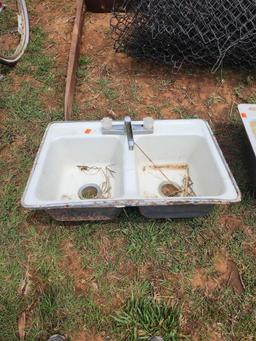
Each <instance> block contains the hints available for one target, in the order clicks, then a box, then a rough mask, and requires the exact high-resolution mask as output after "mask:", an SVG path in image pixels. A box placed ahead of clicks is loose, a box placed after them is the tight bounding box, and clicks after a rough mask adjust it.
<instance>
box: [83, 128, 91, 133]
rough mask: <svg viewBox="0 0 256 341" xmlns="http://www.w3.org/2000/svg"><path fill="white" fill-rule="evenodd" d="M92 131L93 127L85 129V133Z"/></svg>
mask: <svg viewBox="0 0 256 341" xmlns="http://www.w3.org/2000/svg"><path fill="white" fill-rule="evenodd" d="M91 132H92V129H89V128H87V129H85V131H84V133H85V134H91Z"/></svg>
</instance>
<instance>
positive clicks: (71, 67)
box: [64, 0, 85, 120]
mask: <svg viewBox="0 0 256 341" xmlns="http://www.w3.org/2000/svg"><path fill="white" fill-rule="evenodd" d="M84 8H85V6H84V0H77V1H76V18H75V22H74V28H73V33H72V40H71V47H70V52H69V60H68V69H67V78H66V90H65V103H64V113H65V120H71V119H72V109H73V101H74V94H75V84H76V71H77V66H78V59H79V52H80V41H81V36H82V28H83V22H84Z"/></svg>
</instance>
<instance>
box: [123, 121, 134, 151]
mask: <svg viewBox="0 0 256 341" xmlns="http://www.w3.org/2000/svg"><path fill="white" fill-rule="evenodd" d="M124 127H125V132H126V136H127V141H128V147H129V150H133V148H134V139H133V131H132V120H131V117H130V116H125V118H124Z"/></svg>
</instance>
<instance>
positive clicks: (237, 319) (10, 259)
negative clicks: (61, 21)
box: [0, 11, 256, 341]
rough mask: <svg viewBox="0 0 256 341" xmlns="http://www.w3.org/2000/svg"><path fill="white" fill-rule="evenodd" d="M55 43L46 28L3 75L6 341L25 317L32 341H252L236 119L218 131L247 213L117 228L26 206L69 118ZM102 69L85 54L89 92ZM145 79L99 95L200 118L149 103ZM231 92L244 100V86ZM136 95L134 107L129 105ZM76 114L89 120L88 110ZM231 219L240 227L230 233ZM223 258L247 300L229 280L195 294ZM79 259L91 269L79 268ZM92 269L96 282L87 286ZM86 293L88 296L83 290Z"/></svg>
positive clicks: (114, 85) (98, 86) (251, 218)
mask: <svg viewBox="0 0 256 341" xmlns="http://www.w3.org/2000/svg"><path fill="white" fill-rule="evenodd" d="M31 15H32V16H33V15H34V14H33V11H32V12H31ZM51 43H52V42H51V41H50V40H49V37H48V36H47V35H46V34H45V33H44V30H43V27H40V24H39V25H36V26H34V27H33V29H32V35H31V42H30V45H29V49H28V50H27V52H26V54H25V56H24V58H23V59H22V60H21V62H20V63H19V64H17V66H16V67H15V68H13V69H9V68H6V67H2V66H1V67H0V73H1V74H2V75H3V76H4V77H3V79H2V80H1V81H0V91H1V98H0V116H1V123H0V124H1V125H0V140H1V141H0V182H1V187H0V245H1V248H0V283H1V284H2V285H1V286H0V307H1V314H0V330H1V333H0V340H8V341H9V340H10V341H14V340H17V332H18V325H17V321H18V319H19V317H20V316H21V313H22V312H23V311H24V310H26V309H28V311H27V317H28V318H27V323H26V340H30V341H34V340H46V339H47V337H48V336H49V335H51V334H54V333H63V334H66V335H69V336H70V337H71V338H72V335H74V333H75V332H83V331H85V332H87V333H89V335H92V336H91V338H92V339H93V335H94V334H97V335H104V337H105V338H106V339H109V340H113V341H115V340H120V341H121V340H122V341H127V340H129V339H130V340H137V339H138V340H139V339H140V338H142V337H144V339H145V340H146V339H147V337H148V336H149V335H151V334H158V335H159V336H163V337H164V340H165V341H166V340H168V339H170V340H172V339H173V340H176V339H181V338H185V339H187V340H193V339H196V338H199V339H201V340H210V339H211V337H212V336H213V334H214V333H217V334H218V335H221V337H222V339H224V340H232V339H234V338H236V339H237V340H253V339H254V337H255V335H256V329H255V328H256V327H255V326H256V323H255V322H256V321H255V320H256V317H255V314H254V312H255V309H256V301H255V297H254V296H255V275H254V274H255V272H256V265H255V239H256V223H255V222H256V213H255V196H254V194H253V193H252V191H251V182H250V177H249V176H248V174H247V171H246V157H245V149H244V145H243V143H242V140H243V131H242V127H241V124H240V121H239V120H238V116H237V112H236V111H235V110H234V111H233V112H232V115H231V117H229V116H227V117H226V118H225V120H224V119H223V117H222V119H221V120H220V121H218V122H216V123H218V124H216V126H215V127H214V128H215V132H216V137H217V139H218V141H219V142H220V144H221V147H222V150H223V152H224V155H225V157H226V158H227V160H228V163H229V165H230V166H231V169H232V172H233V173H234V175H235V177H236V179H237V181H238V184H239V186H240V188H241V190H242V194H243V201H242V202H241V203H239V204H236V205H232V206H230V207H226V206H224V207H219V208H217V209H215V210H214V211H213V212H212V214H211V215H210V216H208V217H204V218H196V219H180V220H176V221H174V220H147V219H145V218H143V217H142V216H141V215H140V214H139V213H138V212H137V211H136V210H135V209H126V210H124V211H123V213H122V214H121V216H120V217H119V218H118V219H117V220H116V221H113V222H90V223H72V224H69V223H61V222H56V221H53V220H52V219H51V218H50V217H49V216H48V215H47V214H45V213H44V212H26V211H25V210H23V209H22V208H21V206H20V198H21V195H22V193H23V190H24V187H25V184H26V181H27V178H28V174H29V171H30V169H31V166H32V163H33V160H34V158H35V155H36V152H37V149H38V146H39V144H40V141H41V138H42V135H43V133H44V130H45V128H46V126H47V124H48V123H49V122H50V121H52V120H60V119H62V117H63V109H62V106H63V91H64V81H63V79H64V76H63V75H65V65H63V66H60V65H58V67H57V66H56V65H57V64H56V59H55V55H54V53H57V52H58V51H55V50H54V51H53V50H52V52H49V51H48V50H47V48H46V47H47V46H48V45H49V44H51ZM96 62H97V61H96V60H94V59H93V63H92V59H91V56H90V55H83V56H82V57H81V59H80V66H79V70H78V77H79V80H80V81H81V83H83V82H86V84H90V82H91V81H92V80H91V78H90V77H91V68H94V67H95V65H94V64H95V63H96ZM140 72H141V70H140ZM191 72H192V71H191ZM183 76H184V77H185V76H186V75H185V74H184V75H183ZM225 77H226V82H228V79H227V77H228V76H225ZM248 77H249V78H248ZM248 77H245V79H246V82H245V83H241V84H242V86H243V87H241V88H240V89H239V91H240V93H241V96H242V97H243V98H253V97H254V96H255V80H254V78H253V77H252V76H250V75H249V76H248ZM135 80H136V78H135V77H133V78H132V77H131V79H130V82H129V84H130V86H127V89H123V88H122V86H119V85H120V84H119V83H118V82H117V81H116V80H115V77H114V75H111V74H109V75H108V76H105V75H102V74H100V75H97V77H96V80H94V81H95V86H94V87H93V91H95V93H96V95H98V94H100V95H101V97H102V98H104V105H106V108H105V107H104V109H108V106H110V104H109V103H112V102H113V103H114V105H115V106H113V110H114V111H116V112H117V113H118V114H119V111H118V109H120V108H121V106H122V107H124V110H125V112H126V113H130V114H131V115H132V116H133V118H138V117H139V115H140V116H141V115H144V116H145V115H146V114H152V115H154V116H158V117H161V118H164V114H163V113H162V110H163V109H164V108H165V109H166V108H167V107H169V106H170V107H171V108H172V107H174V108H176V113H177V114H178V115H179V116H180V117H182V118H190V117H191V112H193V111H192V109H189V107H185V106H184V105H183V104H179V105H177V106H176V105H175V104H174V103H175V102H174V99H173V98H170V103H169V102H168V103H167V102H166V103H165V102H163V101H162V102H160V100H159V99H158V98H157V96H154V98H153V99H152V102H145V103H143V101H144V100H143V97H142V96H141V97H139V94H141V93H143V82H142V78H141V82H140V83H139V84H140V86H139V88H138V86H137V84H136V82H135ZM89 81H90V82H89ZM174 82H177V83H178V82H179V78H178V77H177V79H176V78H175V75H173V76H172V78H170V80H168V79H167V80H166V81H165V80H163V81H161V80H159V82H158V83H157V87H158V88H157V89H156V90H157V91H159V90H161V92H166V91H168V89H170V88H171V87H172V86H173V84H174ZM236 84H239V82H237V83H236ZM153 87H154V84H153V81H152V88H153ZM178 88H179V84H178V85H177V89H178ZM123 91H126V92H125V95H124V94H123ZM177 91H178V90H177ZM230 91H231V93H230V95H231V96H235V97H234V100H237V101H238V100H239V96H240V95H239V93H238V92H237V93H236V92H235V91H236V89H235V88H232V89H231V90H230ZM211 93H214V92H211ZM183 95H184V94H183V92H182V96H183ZM125 96H127V98H128V97H129V98H130V100H131V102H132V103H128V102H126V103H124V105H123V103H121V104H120V103H118V102H119V101H120V99H123V98H126V97H125ZM98 98H100V97H98ZM207 99H208V100H209V105H213V104H216V105H217V104H218V103H217V102H218V99H217V98H215V97H212V98H209V96H208V97H207V96H206V97H205V98H202V99H201V102H200V103H201V104H202V106H205V100H206V101H207ZM97 100H98V99H97ZM198 101H199V99H198ZM86 104H88V102H85V105H86ZM93 105H94V106H95V107H94V108H93V110H94V111H93V113H95V112H97V113H98V114H97V115H98V116H99V117H102V116H104V115H105V112H103V111H102V107H100V105H97V103H93ZM190 105H191V104H190ZM76 109H77V112H79V113H82V108H81V107H80V104H79V103H77V108H76ZM144 109H145V111H143V110H144ZM120 112H121V111H120ZM170 112H171V109H170ZM195 112H196V111H195ZM192 116H194V115H192ZM198 116H200V113H198ZM224 217H226V219H227V220H228V221H229V220H230V221H232V219H238V223H236V224H235V225H236V226H229V225H225V223H223V218H224ZM67 242H70V243H71V244H72V250H73V252H74V253H73V254H75V255H78V256H76V257H73V258H72V257H71V256H70V255H69V254H68V253H67V251H65V250H64V249H63V243H67ZM221 250H224V251H225V252H227V254H228V256H229V257H230V258H231V259H232V260H233V261H234V262H235V263H236V264H237V267H238V269H239V271H240V273H241V276H242V278H243V282H244V284H245V291H244V292H243V293H242V294H241V295H240V296H239V295H237V294H235V293H234V292H233V290H232V289H231V288H230V286H229V285H228V284H227V283H226V284H225V285H223V286H220V287H217V288H216V289H214V290H212V291H210V292H206V291H205V290H204V289H203V288H200V287H199V288H195V287H193V285H192V282H193V278H194V276H195V274H196V273H197V271H198V269H199V270H201V271H205V273H206V274H207V276H209V277H210V278H213V279H214V278H215V279H216V278H218V276H219V275H220V274H219V273H217V272H216V269H215V263H214V261H215V259H216V256H217V255H218V253H219V252H220V251H221ZM78 257H79V258H80V262H79V263H74V259H75V260H77V258H78ZM63 262H64V264H67V265H66V266H67V267H66V268H65V267H64V266H63ZM26 269H29V270H30V271H31V283H30V290H29V291H28V293H27V294H26V295H20V293H19V288H20V286H21V283H22V282H23V280H24V277H25V273H26ZM72 269H73V270H72ZM83 271H84V272H86V271H88V273H89V274H90V275H89V276H88V277H83V276H84V275H83ZM79 285H82V286H84V287H85V289H83V290H78V289H79ZM170 302H171V304H170ZM31 304H32V308H30V309H29V307H30V306H31ZM172 318H173V319H172ZM136 333H137V334H136ZM172 334H173V335H172ZM73 339H74V338H73ZM142 339H143V338H142Z"/></svg>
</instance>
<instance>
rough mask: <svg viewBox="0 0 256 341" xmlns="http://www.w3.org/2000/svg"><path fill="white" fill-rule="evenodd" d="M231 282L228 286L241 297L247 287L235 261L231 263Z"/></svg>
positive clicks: (229, 281)
mask: <svg viewBox="0 0 256 341" xmlns="http://www.w3.org/2000/svg"><path fill="white" fill-rule="evenodd" d="M228 263H229V271H230V273H229V280H228V284H229V285H230V286H231V287H232V289H233V290H234V292H235V293H236V294H238V295H241V294H242V292H244V290H245V286H244V283H243V280H242V277H241V275H240V273H239V270H238V268H237V265H236V263H234V262H233V261H229V262H228Z"/></svg>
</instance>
